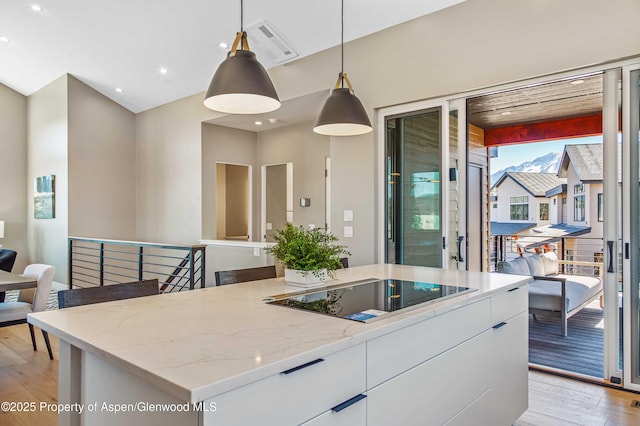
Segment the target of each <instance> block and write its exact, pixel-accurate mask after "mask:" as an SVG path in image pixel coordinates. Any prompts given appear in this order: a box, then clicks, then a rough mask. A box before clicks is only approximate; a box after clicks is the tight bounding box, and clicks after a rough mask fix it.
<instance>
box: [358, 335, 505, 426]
mask: <svg viewBox="0 0 640 426" xmlns="http://www.w3.org/2000/svg"><path fill="white" fill-rule="evenodd" d="M491 344H492V336H491V331H490V330H488V331H485V332H484V333H482V334H481V335H479V336H476V337H475V338H473V339H470V340H468V341H466V342H464V343H462V344H460V345H457V346H455V347H454V348H452V349H450V350H448V351H446V352H444V353H442V354H440V355H438V356H436V357H435V358H433V359H431V360H429V361H427V362H424V363H422V364H420V365H418V366H417V367H414V368H412V369H411V370H409V371H407V372H405V373H403V374H400V375H399V376H397V377H394V378H393V379H391V380H389V381H387V382H385V383H383V384H381V385H379V386H377V387H375V388H373V389H371V390H370V391H368V392H367V424H368V425H369V426H375V425H380V426H386V425H392V424H396V425H403V426H404V425H406V426H409V425H421V426H424V425H442V424H444V423H445V422H446V421H447V420H449V419H450V418H452V417H454V416H455V415H456V414H457V413H458V412H459V411H460V410H461V409H462V408H464V407H466V406H467V405H469V404H471V403H472V402H473V401H474V400H475V399H476V398H477V397H478V395H482V394H483V393H485V392H487V391H488V390H489V389H490V386H491V380H490V379H491V376H490V371H489V369H488V368H486V365H487V363H488V362H489V360H490V359H489V356H488V355H489V354H490V353H491V352H492V350H491ZM389 362H393V360H392V359H390V360H389Z"/></svg>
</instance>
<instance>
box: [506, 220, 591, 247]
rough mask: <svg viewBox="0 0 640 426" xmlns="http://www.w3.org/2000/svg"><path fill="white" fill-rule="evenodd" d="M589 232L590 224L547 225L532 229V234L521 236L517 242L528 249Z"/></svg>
mask: <svg viewBox="0 0 640 426" xmlns="http://www.w3.org/2000/svg"><path fill="white" fill-rule="evenodd" d="M589 232H591V227H589V226H572V225H567V224H566V223H559V224H555V225H545V226H539V227H537V228H534V229H532V230H531V235H530V236H528V237H523V238H519V239H518V241H516V244H517V245H518V246H519V247H521V248H522V249H524V250H525V251H526V250H527V249H531V248H535V247H540V246H542V245H545V244H549V243H553V242H556V241H560V240H561V239H562V238H567V237H577V236H579V235H584V234H588V233H589Z"/></svg>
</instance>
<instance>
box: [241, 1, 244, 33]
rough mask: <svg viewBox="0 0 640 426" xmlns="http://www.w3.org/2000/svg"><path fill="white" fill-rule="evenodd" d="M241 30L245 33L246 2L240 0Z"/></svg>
mask: <svg viewBox="0 0 640 426" xmlns="http://www.w3.org/2000/svg"><path fill="white" fill-rule="evenodd" d="M240 32H241V33H244V2H243V1H242V0H240Z"/></svg>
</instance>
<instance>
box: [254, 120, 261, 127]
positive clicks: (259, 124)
mask: <svg viewBox="0 0 640 426" xmlns="http://www.w3.org/2000/svg"><path fill="white" fill-rule="evenodd" d="M254 124H255V125H256V126H262V121H256V122H255V123H254Z"/></svg>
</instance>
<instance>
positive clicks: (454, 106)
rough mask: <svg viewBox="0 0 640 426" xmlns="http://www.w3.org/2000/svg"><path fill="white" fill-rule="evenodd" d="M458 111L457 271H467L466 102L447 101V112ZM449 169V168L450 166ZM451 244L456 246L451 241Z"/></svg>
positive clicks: (458, 100)
mask: <svg viewBox="0 0 640 426" xmlns="http://www.w3.org/2000/svg"><path fill="white" fill-rule="evenodd" d="M451 110H457V111H458V126H457V128H458V165H457V166H456V170H457V172H458V177H457V179H458V180H457V184H458V236H459V237H463V239H462V244H461V246H460V252H461V253H462V254H463V257H462V259H463V260H462V261H460V253H458V270H460V271H465V270H466V269H467V249H466V247H467V167H468V164H467V163H468V162H467V152H468V150H467V144H468V141H467V102H466V99H454V100H452V101H449V111H451ZM450 167H451V166H450ZM452 244H456V246H457V244H458V241H453V242H452Z"/></svg>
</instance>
